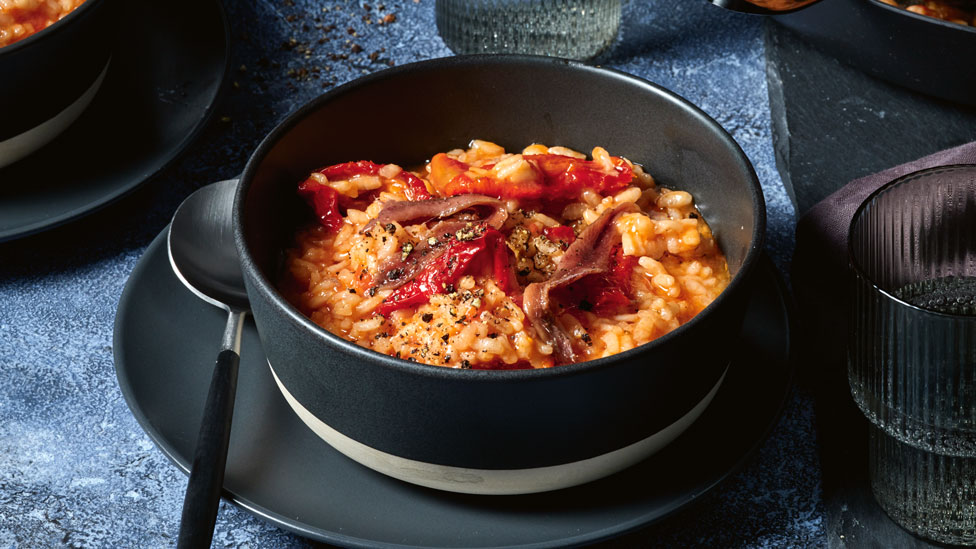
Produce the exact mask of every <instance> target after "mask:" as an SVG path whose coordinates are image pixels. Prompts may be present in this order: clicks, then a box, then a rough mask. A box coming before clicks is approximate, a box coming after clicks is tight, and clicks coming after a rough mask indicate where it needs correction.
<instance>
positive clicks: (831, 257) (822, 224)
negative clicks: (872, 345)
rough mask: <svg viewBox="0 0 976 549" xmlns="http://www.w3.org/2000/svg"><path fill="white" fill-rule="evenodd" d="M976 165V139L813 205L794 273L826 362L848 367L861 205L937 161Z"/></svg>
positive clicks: (802, 227)
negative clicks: (853, 229)
mask: <svg viewBox="0 0 976 549" xmlns="http://www.w3.org/2000/svg"><path fill="white" fill-rule="evenodd" d="M950 164H976V142H974V143H967V144H965V145H960V146H958V147H955V148H952V149H947V150H944V151H941V152H937V153H935V154H931V155H929V156H926V157H924V158H920V159H918V160H915V161H913V162H908V163H906V164H902V165H900V166H895V167H894V168H890V169H887V170H885V171H883V172H878V173H876V174H872V175H869V176H866V177H862V178H860V179H856V180H854V181H851V182H850V183H848V184H847V185H846V186H844V187H842V188H840V189H838V190H837V191H835V192H834V193H833V194H831V195H830V196H828V197H827V198H825V199H823V200H822V201H820V202H819V203H818V204H816V205H815V206H814V207H812V208H810V210H809V211H807V212H806V213H805V214H804V215H803V217H801V218H800V221H799V222H798V223H797V227H796V249H795V251H794V253H793V265H792V268H791V278H792V282H793V292H794V295H795V296H796V301H797V306H798V307H799V310H800V319H801V325H802V328H801V329H802V331H803V333H804V334H805V335H806V338H805V339H806V340H807V341H806V343H807V344H808V345H809V344H812V345H813V347H811V349H810V350H812V351H814V352H816V353H817V354H819V355H821V356H820V358H821V359H824V360H825V361H826V363H825V364H823V366H824V367H830V368H834V367H840V368H846V364H845V360H844V349H845V346H846V341H847V324H848V318H847V317H848V313H847V307H848V303H849V302H850V295H849V294H850V282H849V275H848V271H847V269H848V259H847V232H848V230H849V228H850V224H851V220H852V219H853V218H854V212H856V211H857V208H858V206H860V205H861V203H862V202H864V200H865V199H866V198H867V197H868V196H869V195H870V194H871V193H873V192H874V191H876V190H877V189H878V188H879V187H881V186H882V185H884V184H885V183H888V182H890V181H892V180H894V179H897V178H899V177H901V176H903V175H905V174H909V173H912V172H915V171H918V170H922V169H925V168H931V167H935V166H947V165H950Z"/></svg>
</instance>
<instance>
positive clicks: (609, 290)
mask: <svg viewBox="0 0 976 549" xmlns="http://www.w3.org/2000/svg"><path fill="white" fill-rule="evenodd" d="M635 265H637V258H636V257H634V256H629V255H624V253H623V248H622V247H621V246H620V245H617V246H615V247H614V248H613V250H611V252H610V266H609V268H608V269H607V272H605V273H602V274H592V275H589V276H585V277H583V278H581V279H580V280H578V281H577V282H574V283H572V284H569V285H567V286H565V287H563V288H559V289H558V290H557V291H556V292H555V293H554V294H553V295H557V296H558V299H559V300H560V301H561V302H563V303H565V304H566V305H567V306H569V307H570V309H569V310H570V312H574V311H578V310H584V311H593V312H594V313H596V314H598V315H604V316H606V315H615V314H619V313H620V312H621V311H624V310H629V309H630V308H631V306H632V300H631V295H633V288H632V283H631V276H632V275H633V272H634V266H635Z"/></svg>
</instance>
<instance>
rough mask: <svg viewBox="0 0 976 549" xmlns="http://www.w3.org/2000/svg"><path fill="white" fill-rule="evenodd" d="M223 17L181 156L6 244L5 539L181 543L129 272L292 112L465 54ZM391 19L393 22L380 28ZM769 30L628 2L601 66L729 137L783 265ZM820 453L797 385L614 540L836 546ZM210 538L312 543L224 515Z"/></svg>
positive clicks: (269, 20)
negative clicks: (114, 196) (710, 478)
mask: <svg viewBox="0 0 976 549" xmlns="http://www.w3.org/2000/svg"><path fill="white" fill-rule="evenodd" d="M227 8H228V16H229V18H230V22H231V28H232V32H233V39H232V43H233V48H234V49H233V59H232V64H231V66H232V70H231V72H230V74H229V77H228V87H227V93H226V95H225V96H224V98H223V101H222V103H221V105H220V107H219V110H218V114H217V117H216V119H215V120H213V121H212V123H211V124H210V127H209V128H208V130H207V131H206V132H204V134H203V135H202V136H201V138H200V139H199V140H198V142H197V143H195V144H194V145H193V146H191V147H190V149H189V150H188V152H187V153H186V154H184V155H183V157H182V158H181V160H180V161H178V162H177V163H176V164H174V165H173V166H171V167H170V168H169V169H168V170H166V171H164V172H163V173H162V174H160V175H159V176H158V177H156V178H155V179H154V180H153V181H152V182H151V183H149V184H147V185H146V186H144V187H143V188H142V189H140V190H139V191H138V192H137V193H135V194H134V195H132V196H130V197H128V198H126V199H125V200H123V201H122V202H120V203H119V204H117V205H114V206H112V207H110V208H108V209H106V210H103V211H101V212H98V213H96V214H95V215H93V216H91V217H89V218H87V219H84V220H82V221H80V222H77V223H74V224H72V225H69V226H67V227H62V228H59V229H56V230H54V231H51V232H49V233H45V234H42V235H38V236H34V237H31V238H28V239H24V240H21V241H16V242H12V243H8V244H4V245H0V548H6V547H60V546H64V547H165V546H170V545H173V543H174V540H175V534H176V532H177V528H178V522H179V515H180V509H181V505H182V497H183V491H184V489H185V487H186V477H185V476H184V475H183V474H182V473H181V472H179V471H178V470H177V469H176V467H175V466H173V465H172V464H171V463H170V462H169V461H168V460H167V459H166V458H165V457H164V456H163V455H162V454H161V453H160V452H159V451H158V450H157V449H156V447H155V446H154V445H153V443H152V442H151V441H150V440H149V439H148V438H147V437H146V435H145V434H144V433H143V431H142V430H141V428H140V427H139V425H138V424H137V423H136V421H135V419H134V418H133V417H132V415H131V413H130V412H129V409H128V408H127V407H126V404H125V402H124V400H123V398H122V394H121V392H120V391H119V388H118V385H117V382H116V378H115V372H114V367H113V362H112V327H113V321H114V316H115V309H116V307H117V305H118V300H119V296H120V294H121V292H122V288H123V286H124V284H125V281H126V278H127V277H128V275H129V273H130V272H131V270H132V268H133V266H134V265H135V263H136V261H137V260H138V259H139V257H140V255H141V253H142V251H143V249H144V248H145V246H146V245H147V244H148V243H149V241H150V240H151V239H152V237H153V236H155V235H156V234H157V233H158V232H159V231H160V230H162V228H163V227H164V226H165V225H166V223H167V222H168V219H169V217H170V216H171V215H172V212H173V211H174V210H175V209H176V206H177V205H178V204H179V202H180V201H181V200H182V199H183V197H185V196H186V195H187V194H189V193H190V192H191V191H192V190H193V189H195V188H197V187H200V186H202V185H204V184H206V183H209V182H211V181H216V180H219V179H226V178H229V177H232V176H234V175H235V174H236V173H238V172H239V171H240V170H241V169H242V167H243V165H244V162H245V160H246V158H247V156H248V154H249V152H250V151H251V150H252V149H253V148H254V146H255V145H256V144H257V143H258V141H259V140H260V139H261V137H262V136H263V135H264V134H265V133H266V132H267V131H268V130H270V129H271V128H272V127H273V126H274V125H275V124H276V123H277V122H278V121H280V120H281V119H282V118H283V117H284V116H285V115H287V114H288V113H290V112H291V111H293V110H294V109H295V108H297V107H298V106H300V105H301V104H303V103H304V102H306V101H307V100H309V99H310V98H312V97H314V96H316V95H318V94H319V93H321V92H322V91H324V90H325V89H329V88H331V87H333V86H335V85H338V84H341V83H343V82H346V81H349V80H351V79H354V78H356V77H358V76H360V75H362V74H367V73H371V72H375V71H378V70H381V69H383V68H385V67H386V66H387V65H388V64H389V63H392V64H397V65H400V64H404V63H407V62H411V61H415V60H420V59H427V58H431V57H441V56H446V55H450V54H451V52H450V51H449V50H448V49H447V48H446V47H445V46H444V44H443V42H442V41H441V40H440V38H439V37H438V36H437V33H436V30H435V27H434V24H433V18H434V16H433V0H422V1H415V0H397V1H394V0H385V1H383V2H381V3H373V2H370V7H369V8H368V9H367V7H366V5H365V4H363V3H361V2H356V3H347V2H336V1H329V2H321V1H311V0H294V1H290V0H284V1H271V0H257V1H254V2H240V3H236V2H235V3H228V6H227ZM387 14H393V15H395V21H392V22H387V23H384V24H380V23H379V21H381V20H382V18H383V16H384V15H387ZM316 18H317V20H316ZM331 25H335V27H334V28H333V29H332V30H330V31H328V32H325V31H324V30H323V28H328V27H329V26H331ZM762 25H763V21H762V19H760V18H752V17H745V16H738V15H735V14H731V13H729V12H725V11H723V10H721V9H719V8H715V7H713V6H711V5H709V4H707V3H705V2H699V1H684V2H674V1H673V0H654V1H649V0H644V1H641V2H628V3H627V4H626V7H625V22H624V25H623V26H622V28H621V34H620V37H619V39H618V41H617V43H616V44H615V45H614V47H613V49H612V50H611V51H610V52H609V53H608V54H607V55H606V56H605V57H604V58H603V59H601V62H602V64H604V65H607V66H611V67H614V68H618V69H621V70H623V71H626V72H629V73H632V74H635V75H638V76H642V77H644V78H647V79H649V80H652V81H654V82H657V83H659V84H661V85H663V86H665V87H667V88H670V89H672V90H674V91H675V92H677V93H679V94H680V95H682V96H684V97H686V98H687V99H689V100H690V101H692V102H693V103H695V104H697V105H699V106H700V107H701V108H702V109H703V110H705V112H707V113H708V114H710V115H711V116H712V117H714V118H715V119H716V120H718V121H719V123H721V124H722V125H723V126H724V127H725V128H726V129H727V130H729V132H730V133H731V134H732V135H733V137H734V138H735V139H736V140H737V141H738V142H739V144H740V145H741V146H742V148H743V149H744V150H745V152H746V154H747V155H748V156H749V158H750V159H751V160H752V162H753V164H754V165H755V167H756V171H757V173H758V174H759V178H760V180H761V181H762V184H763V188H764V191H765V195H766V199H767V203H768V210H769V221H770V222H769V239H768V249H769V251H770V253H771V255H772V257H773V258H774V261H775V262H776V264H777V265H778V267H779V268H780V269H781V270H785V267H786V265H787V263H788V261H789V257H790V254H791V253H792V248H793V239H792V234H793V226H794V214H793V208H792V205H791V203H790V202H789V200H788V198H787V195H786V192H785V190H784V189H783V185H782V182H781V181H780V178H779V175H778V174H777V172H776V169H775V165H774V159H773V148H772V135H771V122H770V113H769V106H768V100H767V92H766V79H765V61H764V51H763V40H762ZM322 37H326V38H327V39H326V40H321V41H320V38H322ZM177 38H178V37H177ZM67 168H68V167H58V169H67ZM816 449H817V447H816V440H815V433H814V418H813V412H812V404H811V399H810V398H809V396H808V395H807V394H805V393H804V392H803V391H802V390H796V391H794V393H793V394H792V395H791V396H790V398H789V401H788V403H787V406H786V409H785V412H784V415H783V418H782V420H781V421H780V422H779V424H778V425H777V427H776V428H775V430H774V431H773V433H772V436H771V437H770V439H769V440H768V441H767V442H766V443H765V444H764V445H763V446H762V448H761V450H760V451H759V453H758V454H757V456H756V457H755V459H753V460H752V461H751V462H750V463H749V464H748V465H747V466H746V467H745V468H744V469H743V470H742V471H740V472H739V473H737V474H735V475H733V476H732V477H730V478H729V479H728V481H726V482H725V483H724V484H723V485H722V486H721V487H720V488H719V489H717V490H715V491H713V492H711V493H710V494H708V495H707V496H705V497H704V498H702V501H701V503H700V504H698V505H696V506H694V507H693V508H691V509H689V510H688V511H685V512H683V513H681V514H680V515H678V516H676V517H673V518H671V519H669V520H667V521H665V522H663V523H661V524H658V525H654V526H653V527H651V528H649V529H645V530H642V531H640V532H637V533H634V534H630V535H628V536H625V537H624V538H621V539H618V540H612V541H610V542H608V543H607V546H609V547H643V546H658V547H669V546H673V547H686V546H701V547H820V546H824V545H826V534H825V529H824V509H823V505H822V502H821V496H820V472H819V461H818V457H817V452H816ZM716 451H721V449H716ZM214 545H215V546H217V547H266V548H280V547H306V546H311V545H314V544H311V542H309V541H307V540H304V539H302V538H300V537H297V536H295V535H293V534H290V533H288V532H285V531H282V530H279V529H277V528H275V527H274V526H270V525H268V524H266V523H264V522H262V521H261V520H259V519H256V518H254V517H252V516H251V515H249V514H248V513H246V512H244V511H242V510H240V509H238V508H236V507H234V506H231V505H227V504H221V508H220V515H219V517H218V521H217V527H216V534H215V539H214Z"/></svg>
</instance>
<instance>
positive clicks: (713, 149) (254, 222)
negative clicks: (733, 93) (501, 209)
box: [234, 56, 765, 494]
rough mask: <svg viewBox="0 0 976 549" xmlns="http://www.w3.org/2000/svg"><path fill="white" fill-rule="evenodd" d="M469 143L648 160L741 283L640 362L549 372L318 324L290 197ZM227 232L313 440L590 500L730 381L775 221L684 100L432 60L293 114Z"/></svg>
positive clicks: (753, 184)
mask: <svg viewBox="0 0 976 549" xmlns="http://www.w3.org/2000/svg"><path fill="white" fill-rule="evenodd" d="M472 138H479V139H487V140H491V141H494V142H497V143H499V144H501V145H503V146H505V147H506V148H508V149H509V150H513V149H514V150H520V149H521V148H522V147H523V146H525V145H527V144H529V143H532V142H540V143H545V144H550V145H556V144H558V145H564V146H568V147H572V148H576V149H577V150H589V149H590V148H592V147H593V146H596V145H600V146H603V147H605V148H606V149H607V150H609V151H610V152H611V153H612V154H615V155H620V156H625V157H627V158H630V159H632V160H634V161H636V162H638V163H641V164H643V165H644V166H645V167H646V169H647V170H648V171H649V172H650V173H651V174H653V175H654V177H655V179H656V180H657V181H658V182H659V183H660V184H663V185H665V186H673V187H678V188H681V189H685V190H688V191H690V192H692V193H693V194H694V196H695V198H696V200H697V202H698V204H699V205H700V208H701V211H702V212H703V215H704V216H705V218H706V219H707V220H708V222H709V223H710V224H711V226H712V228H713V229H714V231H715V233H716V234H717V237H718V239H719V242H720V246H721V247H722V249H723V250H724V252H725V253H726V255H727V258H728V261H729V265H730V269H731V272H732V273H733V277H732V282H731V284H730V285H729V287H728V289H727V290H725V292H723V294H722V295H721V296H720V297H719V298H718V299H716V301H715V302H713V303H712V304H711V305H710V306H709V307H708V308H706V309H705V311H703V312H702V313H701V314H699V315H698V316H697V317H696V318H695V319H694V320H692V321H691V322H689V323H687V324H685V325H684V326H682V327H680V328H678V329H677V330H675V331H674V332H672V333H670V334H668V335H666V336H664V337H662V338H660V339H658V340H656V341H654V342H652V343H650V344H648V345H644V346H642V347H640V348H637V349H634V350H631V351H628V352H624V353H621V354H619V355H615V356H612V357H609V358H605V359H601V360H595V361H590V362H584V363H579V364H572V365H566V366H560V367H556V368H552V369H547V370H516V371H479V370H456V369H450V368H444V367H439V366H428V365H425V364H417V363H412V362H407V361H405V360H400V359H396V358H393V357H390V356H386V355H381V354H378V353H376V352H373V351H370V350H367V349H364V348H362V347H359V346H357V345H355V344H353V343H351V342H348V341H345V340H343V339H342V338H340V337H338V336H336V335H333V334H331V333H329V332H327V331H325V330H323V329H322V328H319V327H318V326H316V325H315V324H314V323H312V322H311V321H310V320H308V319H307V318H306V317H305V316H303V315H302V314H301V313H300V312H299V311H298V310H297V309H295V308H294V307H292V306H291V305H290V304H289V303H288V302H287V301H286V300H284V299H283V298H282V297H281V295H279V293H278V292H277V291H276V289H275V280H276V279H277V278H278V274H279V269H280V266H281V260H282V255H283V253H282V252H283V250H284V249H285V248H286V247H287V246H288V244H289V242H290V241H291V239H292V238H293V234H294V231H295V229H296V224H297V223H298V222H299V220H304V219H307V213H306V212H305V210H304V208H305V206H304V205H303V204H302V203H301V202H300V201H299V200H298V198H297V197H296V191H295V190H296V185H297V183H298V182H299V181H301V180H302V179H304V178H305V177H306V176H307V174H308V173H309V172H310V171H311V170H312V169H315V168H318V167H321V166H323V165H327V164H330V163H337V162H343V161H349V160H362V159H373V160H374V161H377V162H398V163H401V165H412V164H416V163H418V162H420V161H423V160H424V159H427V158H430V156H431V155H433V154H434V153H436V152H439V151H444V150H449V149H452V148H456V147H463V146H466V145H467V143H468V142H469V141H470V140H471V139H472ZM234 208H235V218H234V225H235V233H236V237H237V244H238V248H239V251H240V253H241V257H242V264H243V269H244V276H245V281H246V284H247V292H248V296H249V298H250V300H251V306H252V309H253V313H254V319H255V322H256V323H257V328H258V332H259V333H260V336H261V341H262V344H263V347H264V351H265V353H267V356H268V361H269V362H270V365H271V368H272V371H273V374H274V377H275V379H276V380H277V382H278V384H279V387H280V389H281V391H282V393H283V394H284V395H285V398H286V400H287V401H288V403H289V404H290V405H291V406H292V408H293V409H294V410H295V411H296V412H297V413H298V415H299V416H300V417H301V418H302V419H303V420H304V421H305V423H306V424H308V425H309V426H310V427H311V428H312V429H313V430H315V432H316V433H317V434H318V435H319V436H321V437H322V438H323V439H325V440H326V441H327V442H329V443H330V444H331V445H333V446H334V447H336V448H337V449H338V450H339V451H341V452H343V453H344V454H346V455H348V456H349V457H351V458H352V459H355V460H357V461H359V462H360V463H363V464H365V465H367V466H369V467H371V468H373V469H376V470H378V471H380V472H383V473H385V474H388V475H391V476H394V477H397V478H400V479H403V480H407V481H410V482H414V483H417V484H422V485H425V486H431V487H434V488H439V489H444V490H451V491H458V492H469V493H492V494H504V493H526V492H538V491H544V490H552V489H557V488H562V487H566V486H572V485H576V484H581V483H583V482H587V481H589V480H593V479H596V478H600V477H602V476H605V475H608V474H610V473H613V472H615V471H618V470H620V469H623V468H624V467H627V466H629V465H631V464H633V463H636V462H637V461H640V460H641V459H643V458H645V457H647V456H648V455H650V454H651V453H653V452H655V451H656V450H658V449H659V448H661V447H663V446H664V445H665V444H667V443H668V442H670V441H671V440H672V439H673V438H674V437H675V436H677V435H678V434H679V433H680V432H682V431H683V430H684V429H685V428H686V427H688V425H690V424H691V423H692V422H693V421H694V419H695V418H696V417H697V416H698V414H700V413H701V412H702V411H703V410H704V409H705V407H706V406H707V405H708V402H709V401H710V399H711V397H712V395H714V393H715V392H716V390H717V389H718V387H719V384H720V383H721V380H722V378H723V376H724V374H725V372H726V370H727V366H728V364H729V358H730V355H731V354H732V352H733V349H734V348H735V345H736V336H737V334H738V332H739V326H740V325H741V318H742V314H743V310H744V306H745V298H746V295H747V294H748V285H749V279H750V277H751V275H752V272H753V270H754V267H755V265H756V261H757V259H758V257H759V254H760V252H761V249H762V240H763V231H764V225H765V207H764V201H763V196H762V191H761V189H760V186H759V182H758V180H757V178H756V175H755V172H754V171H753V169H752V167H751V165H750V164H749V161H748V159H747V158H746V157H745V155H744V154H743V153H742V151H741V149H740V148H739V147H738V146H737V145H736V143H735V142H734V141H733V140H732V139H731V137H730V136H729V135H728V134H727V133H726V132H725V131H724V130H723V129H722V128H721V127H720V126H719V125H718V124H717V123H716V122H715V121H714V120H712V119H711V118H709V117H708V116H707V115H705V114H704V113H703V112H701V111H700V110H698V109H697V108H696V107H694V106H692V105H691V104H689V103H688V102H686V101H685V100H683V99H682V98H680V97H678V96H676V95H674V94H672V93H670V92H668V91H667V90H664V89H662V88H660V87H658V86H656V85H654V84H652V83H650V82H647V81H644V80H640V79H638V78H634V77H632V76H628V75H625V74H622V73H618V72H614V71H610V70H605V69H600V68H594V67H591V66H587V65H583V64H578V63H573V62H569V61H563V60H557V59H552V58H536V57H517V56H512V57H507V56H474V57H455V58H447V59H437V60H433V61H427V62H421V63H415V64H411V65H405V66H402V67H398V68H394V69H390V70H386V71H383V72H381V73H377V74H373V75H370V76H367V77H364V78H361V79H359V80H356V81H354V82H352V83H349V84H346V85H344V86H341V87H339V88H337V89H335V90H334V91H331V92H329V93H327V94H325V95H323V96H321V97H319V98H318V99H316V100H314V101H312V102H311V103H309V104H308V105H306V106H305V107H303V108H302V109H300V110H299V111H298V112H297V113H295V114H293V115H292V116H290V117H289V118H288V119H287V120H285V121H284V122H283V123H282V124H281V125H280V126H278V128H276V129H275V130H274V131H272V132H271V134H270V135H269V136H268V137H267V138H266V139H265V140H264V142H263V143H261V145H260V146H259V147H258V149H257V151H256V152H255V153H254V155H253V156H252V157H251V159H250V161H249V162H248V164H247V166H246V168H245V169H244V173H243V176H242V179H241V184H240V187H239V189H238V194H237V197H236V202H235V207H234Z"/></svg>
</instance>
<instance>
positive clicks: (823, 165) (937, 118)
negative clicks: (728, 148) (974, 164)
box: [766, 23, 976, 215]
mask: <svg viewBox="0 0 976 549" xmlns="http://www.w3.org/2000/svg"><path fill="white" fill-rule="evenodd" d="M766 54H767V58H766V59H767V61H766V67H767V69H766V72H767V80H768V83H769V102H770V108H771V109H772V114H773V130H774V131H773V137H774V146H775V149H776V163H777V167H778V168H779V171H780V175H781V176H782V178H783V182H784V184H785V185H786V189H787V191H788V192H789V193H790V197H791V198H792V199H793V202H794V204H795V205H796V206H797V213H798V214H800V215H802V214H803V213H804V212H806V211H807V210H808V209H809V208H810V206H812V205H814V204H816V203H817V202H819V201H820V200H821V199H822V198H824V197H826V196H827V195H829V194H830V193H832V192H833V191H835V190H837V189H839V188H840V187H843V186H844V185H845V184H847V182H849V181H851V180H853V179H857V178H858V177H861V176H865V175H868V174H871V173H875V172H878V171H881V170H883V169H885V168H890V167H892V166H896V165H898V164H902V163H904V162H908V161H910V160H915V159H916V158H919V157H922V156H925V155H928V154H930V153H934V152H937V151H940V150H943V149H948V148H950V147H954V146H956V145H962V144H963V143H967V142H970V141H974V140H976V109H974V108H972V107H964V106H958V105H953V104H951V103H947V102H945V101H940V100H935V99H931V98H928V97H926V96H923V95H920V94H918V93H915V92H912V91H909V90H906V89H903V88H897V87H895V86H892V85H889V84H887V83H885V82H882V81H880V80H877V79H875V78H872V77H870V76H867V75H865V74H863V73H861V72H859V71H857V70H855V69H853V68H851V67H849V66H846V65H844V64H842V63H840V62H838V61H837V60H835V59H833V58H832V57H829V56H827V55H825V54H823V53H821V52H820V51H818V50H817V49H815V48H814V47H812V46H810V45H808V44H806V43H805V42H803V40H802V39H801V38H799V37H797V36H796V35H794V34H793V33H792V32H790V31H788V30H786V29H784V28H783V27H780V26H779V25H776V24H774V23H768V24H767V25H766ZM973 93H976V90H974V91H973Z"/></svg>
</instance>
